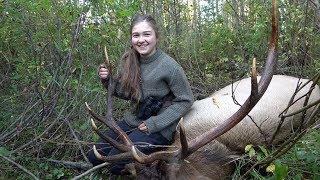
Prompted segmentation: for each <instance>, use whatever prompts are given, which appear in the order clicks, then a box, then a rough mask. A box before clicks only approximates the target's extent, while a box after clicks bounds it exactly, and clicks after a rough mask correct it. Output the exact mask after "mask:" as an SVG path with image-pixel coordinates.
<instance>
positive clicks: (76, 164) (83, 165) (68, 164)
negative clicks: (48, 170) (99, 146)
mask: <svg viewBox="0 0 320 180" xmlns="http://www.w3.org/2000/svg"><path fill="white" fill-rule="evenodd" d="M44 160H46V161H49V162H52V163H56V164H62V165H64V166H66V167H69V168H77V169H83V170H87V169H89V168H92V165H91V164H90V163H85V162H72V161H60V160H55V159H44Z"/></svg>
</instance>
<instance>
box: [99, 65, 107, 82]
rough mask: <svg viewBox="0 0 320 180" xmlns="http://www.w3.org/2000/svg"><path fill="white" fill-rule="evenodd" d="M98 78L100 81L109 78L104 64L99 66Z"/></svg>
mask: <svg viewBox="0 0 320 180" xmlns="http://www.w3.org/2000/svg"><path fill="white" fill-rule="evenodd" d="M98 74H99V77H100V79H107V78H108V76H109V70H108V69H107V68H106V66H105V65H104V64H101V65H100V66H99V73H98Z"/></svg>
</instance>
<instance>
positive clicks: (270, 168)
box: [266, 163, 276, 173]
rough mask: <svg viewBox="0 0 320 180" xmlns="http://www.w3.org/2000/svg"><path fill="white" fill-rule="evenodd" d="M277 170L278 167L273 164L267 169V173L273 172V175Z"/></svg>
mask: <svg viewBox="0 0 320 180" xmlns="http://www.w3.org/2000/svg"><path fill="white" fill-rule="evenodd" d="M275 169H276V166H275V165H274V164H273V163H271V164H270V165H269V166H268V167H267V168H266V171H267V172H272V173H274V170H275Z"/></svg>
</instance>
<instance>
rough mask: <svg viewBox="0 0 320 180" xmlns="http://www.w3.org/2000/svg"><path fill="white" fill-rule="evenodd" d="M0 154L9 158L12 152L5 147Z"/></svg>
mask: <svg viewBox="0 0 320 180" xmlns="http://www.w3.org/2000/svg"><path fill="white" fill-rule="evenodd" d="M0 154H1V155H3V156H7V155H9V154H10V151H8V150H7V149H6V148H5V147H2V146H1V147H0Z"/></svg>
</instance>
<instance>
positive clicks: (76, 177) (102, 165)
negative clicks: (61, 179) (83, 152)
mask: <svg viewBox="0 0 320 180" xmlns="http://www.w3.org/2000/svg"><path fill="white" fill-rule="evenodd" d="M107 165H109V163H108V162H105V163H102V164H99V165H97V166H95V167H93V168H91V169H89V170H88V171H86V172H84V173H82V174H80V175H78V176H75V177H74V178H72V179H71V180H77V179H80V178H82V177H84V176H86V175H88V174H89V173H91V172H92V171H95V170H97V169H100V168H102V167H104V166H107Z"/></svg>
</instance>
